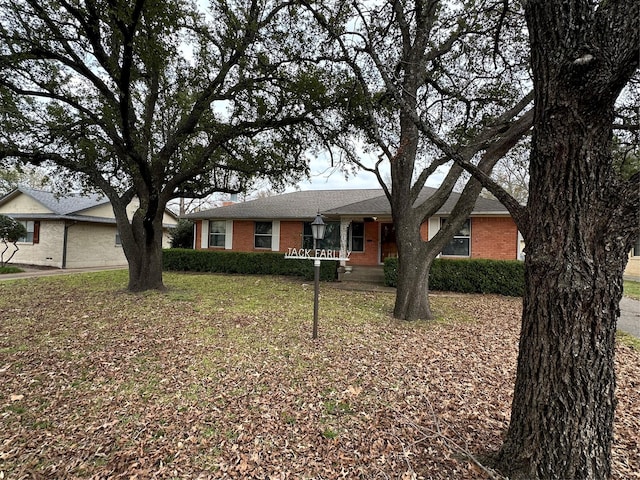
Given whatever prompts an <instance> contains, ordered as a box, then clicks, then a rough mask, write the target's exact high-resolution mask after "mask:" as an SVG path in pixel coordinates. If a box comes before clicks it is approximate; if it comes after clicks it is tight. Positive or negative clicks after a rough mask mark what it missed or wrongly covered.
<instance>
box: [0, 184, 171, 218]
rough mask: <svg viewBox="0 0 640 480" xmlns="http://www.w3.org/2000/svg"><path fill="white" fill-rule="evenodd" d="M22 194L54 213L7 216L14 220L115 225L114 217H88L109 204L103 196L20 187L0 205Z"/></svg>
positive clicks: (21, 213)
mask: <svg viewBox="0 0 640 480" xmlns="http://www.w3.org/2000/svg"><path fill="white" fill-rule="evenodd" d="M21 193H23V194H25V195H27V196H29V197H31V198H33V199H34V200H36V201H37V202H39V203H41V204H42V205H43V206H44V207H46V208H48V209H49V210H51V212H52V213H24V212H11V213H8V214H7V215H8V216H10V217H13V218H17V219H22V220H30V219H34V220H45V219H47V220H73V221H76V222H92V223H109V224H115V223H116V219H115V218H114V217H97V216H93V215H86V214H85V211H86V210H88V209H90V208H93V207H97V206H99V205H105V204H109V203H110V202H109V199H108V198H107V197H106V196H104V195H102V194H79V193H71V194H67V195H65V196H64V197H63V196H57V195H56V194H54V193H52V192H45V191H43V190H35V189H33V188H27V187H22V186H20V187H18V188H16V189H15V190H13V191H11V192H9V193H8V194H7V195H5V196H4V197H2V198H0V205H1V204H3V203H5V202H7V201H9V200H11V199H12V198H15V197H16V196H18V195H20V194H21ZM165 212H166V213H168V214H170V215H171V216H172V217H176V215H175V214H174V213H173V212H171V211H170V210H168V209H165ZM163 225H164V226H165V227H171V226H173V225H169V224H163Z"/></svg>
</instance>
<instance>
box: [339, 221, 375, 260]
mask: <svg viewBox="0 0 640 480" xmlns="http://www.w3.org/2000/svg"><path fill="white" fill-rule="evenodd" d="M379 242H380V223H379V222H365V223H364V252H351V257H349V261H348V262H347V265H379V264H380V250H379V247H378V243H379Z"/></svg>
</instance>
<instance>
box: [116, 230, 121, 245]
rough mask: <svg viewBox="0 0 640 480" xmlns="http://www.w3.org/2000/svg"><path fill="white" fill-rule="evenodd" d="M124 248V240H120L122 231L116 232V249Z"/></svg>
mask: <svg viewBox="0 0 640 480" xmlns="http://www.w3.org/2000/svg"><path fill="white" fill-rule="evenodd" d="M120 246H122V238H120V230H116V247H120Z"/></svg>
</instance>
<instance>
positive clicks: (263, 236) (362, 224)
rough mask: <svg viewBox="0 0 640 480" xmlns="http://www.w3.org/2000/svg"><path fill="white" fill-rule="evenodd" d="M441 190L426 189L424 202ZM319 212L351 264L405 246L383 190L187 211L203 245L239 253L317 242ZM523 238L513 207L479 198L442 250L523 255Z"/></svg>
mask: <svg viewBox="0 0 640 480" xmlns="http://www.w3.org/2000/svg"><path fill="white" fill-rule="evenodd" d="M434 191H435V189H432V188H425V189H424V190H423V192H422V194H421V195H420V197H419V198H418V202H420V201H422V200H423V199H424V198H426V196H429V195H432V194H433V192H434ZM458 197H459V194H455V193H454V194H452V195H451V197H450V198H449V200H448V201H447V202H446V203H445V204H444V206H443V207H442V208H441V209H440V210H439V211H438V212H437V213H436V214H435V215H434V216H433V217H431V218H429V220H428V221H427V222H425V223H424V224H423V225H422V228H421V233H422V238H423V239H424V240H425V241H427V240H429V239H430V238H432V237H433V236H434V235H435V234H436V233H437V231H438V230H439V229H440V226H441V225H442V224H443V222H445V221H446V219H447V216H448V215H449V214H450V213H451V210H452V209H453V206H454V205H455V202H456V201H457V199H458ZM318 212H320V213H321V214H322V216H323V219H324V221H325V223H326V224H327V229H326V234H325V239H324V240H323V241H322V242H321V243H320V244H319V245H318V248H325V249H331V250H336V251H340V252H345V251H350V252H351V255H350V261H349V263H348V265H352V266H356V265H371V266H373V265H380V264H382V263H383V262H384V259H385V258H387V257H395V256H397V254H398V248H397V246H396V241H395V231H394V227H393V222H392V219H391V207H390V205H389V201H388V200H387V197H386V196H385V195H384V193H383V191H382V190H380V189H371V190H315V191H313V190H312V191H305V192H293V193H286V194H283V195H278V196H273V197H266V198H260V199H257V200H251V201H248V202H244V203H234V204H231V205H226V206H222V207H218V208H214V209H211V210H206V211H202V212H197V213H192V214H189V215H186V216H185V218H188V219H190V220H192V221H194V222H195V227H194V228H195V235H194V238H195V241H194V248H196V249H212V250H216V249H220V250H231V251H238V252H263V251H275V252H282V253H286V252H287V250H288V249H289V248H296V249H299V248H312V246H313V237H312V236H311V228H310V222H311V221H313V219H314V218H315V216H316V213H318ZM521 249H522V241H521V237H520V236H519V234H518V229H517V228H516V225H515V223H514V221H513V219H512V218H511V216H510V215H509V212H508V211H507V209H506V208H505V207H504V206H503V205H502V204H501V203H500V202H498V201H496V200H490V199H486V198H478V200H477V201H476V204H475V207H474V209H473V212H472V213H471V215H470V217H469V219H468V220H467V221H466V223H465V224H464V226H463V227H462V228H461V229H460V231H459V232H458V234H457V235H456V236H455V237H454V238H453V240H452V241H451V242H450V243H449V245H447V247H445V249H444V250H443V251H442V254H441V256H442V257H446V258H487V259H501V260H516V259H518V258H522V250H521Z"/></svg>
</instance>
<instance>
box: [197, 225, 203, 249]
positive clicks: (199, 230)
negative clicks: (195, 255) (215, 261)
mask: <svg viewBox="0 0 640 480" xmlns="http://www.w3.org/2000/svg"><path fill="white" fill-rule="evenodd" d="M195 241H196V250H200V249H201V248H202V220H198V221H197V222H196V240H195Z"/></svg>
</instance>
